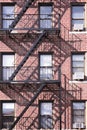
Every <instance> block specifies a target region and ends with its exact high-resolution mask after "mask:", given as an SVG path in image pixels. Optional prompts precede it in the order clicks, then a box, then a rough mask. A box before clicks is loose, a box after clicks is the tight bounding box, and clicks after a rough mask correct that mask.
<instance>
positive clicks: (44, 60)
mask: <svg viewBox="0 0 87 130" xmlns="http://www.w3.org/2000/svg"><path fill="white" fill-rule="evenodd" d="M40 66H52V55H40Z"/></svg>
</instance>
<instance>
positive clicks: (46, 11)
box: [39, 4, 52, 28]
mask: <svg viewBox="0 0 87 130" xmlns="http://www.w3.org/2000/svg"><path fill="white" fill-rule="evenodd" d="M39 10H40V28H52V5H50V4H47V5H40V9H39Z"/></svg>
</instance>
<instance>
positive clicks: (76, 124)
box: [73, 123, 85, 129]
mask: <svg viewBox="0 0 87 130" xmlns="http://www.w3.org/2000/svg"><path fill="white" fill-rule="evenodd" d="M73 128H77V129H80V128H85V125H84V123H74V124H73Z"/></svg>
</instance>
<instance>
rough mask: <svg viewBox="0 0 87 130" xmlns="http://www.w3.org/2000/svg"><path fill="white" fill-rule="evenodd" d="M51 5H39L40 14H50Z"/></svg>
mask: <svg viewBox="0 0 87 130" xmlns="http://www.w3.org/2000/svg"><path fill="white" fill-rule="evenodd" d="M51 13H52V6H40V14H51Z"/></svg>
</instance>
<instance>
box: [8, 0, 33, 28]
mask: <svg viewBox="0 0 87 130" xmlns="http://www.w3.org/2000/svg"><path fill="white" fill-rule="evenodd" d="M34 1H35V0H27V1H26V2H25V4H24V6H23V8H22V10H21V11H20V12H19V14H18V15H17V17H16V18H15V20H14V21H13V23H12V24H11V26H10V29H9V30H10V31H12V29H13V28H14V27H15V26H16V24H17V23H18V22H19V20H20V19H21V17H22V16H23V15H24V13H25V12H26V10H27V9H28V8H29V7H30V6H31V5H32V3H33V2H34Z"/></svg>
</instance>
